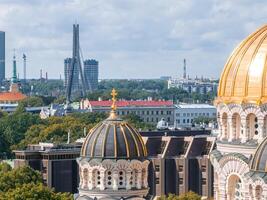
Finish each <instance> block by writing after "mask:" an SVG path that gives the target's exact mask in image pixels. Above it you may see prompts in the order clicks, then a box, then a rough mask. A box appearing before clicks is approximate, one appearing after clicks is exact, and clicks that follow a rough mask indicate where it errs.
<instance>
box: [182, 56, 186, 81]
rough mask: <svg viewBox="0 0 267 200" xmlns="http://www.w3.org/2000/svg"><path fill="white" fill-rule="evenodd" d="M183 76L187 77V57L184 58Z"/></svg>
mask: <svg viewBox="0 0 267 200" xmlns="http://www.w3.org/2000/svg"><path fill="white" fill-rule="evenodd" d="M183 78H184V79H186V59H184V73H183Z"/></svg>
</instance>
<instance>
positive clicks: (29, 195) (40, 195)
mask: <svg viewBox="0 0 267 200" xmlns="http://www.w3.org/2000/svg"><path fill="white" fill-rule="evenodd" d="M6 199H12V200H40V199H42V200H72V199H73V197H72V195H71V194H69V193H55V192H54V190H52V189H50V188H48V187H45V186H44V185H42V184H40V183H39V184H33V183H29V184H23V185H22V186H21V187H16V188H15V189H12V190H9V191H8V192H6V193H4V194H2V195H0V200H6Z"/></svg>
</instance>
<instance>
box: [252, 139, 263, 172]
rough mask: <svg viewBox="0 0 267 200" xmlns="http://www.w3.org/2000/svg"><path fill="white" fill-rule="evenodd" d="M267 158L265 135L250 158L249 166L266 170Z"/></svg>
mask: <svg viewBox="0 0 267 200" xmlns="http://www.w3.org/2000/svg"><path fill="white" fill-rule="evenodd" d="M266 160H267V137H266V138H264V140H263V141H262V142H261V143H260V145H259V146H258V147H257V149H256V152H255V154H254V156H253V158H252V160H251V163H250V168H251V170H254V171H263V172H266V169H267V168H266V167H267V165H266Z"/></svg>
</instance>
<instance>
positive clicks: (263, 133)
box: [210, 25, 267, 200]
mask: <svg viewBox="0 0 267 200" xmlns="http://www.w3.org/2000/svg"><path fill="white" fill-rule="evenodd" d="M266 45H267V25H265V26H263V27H262V28H260V29H258V30H257V31H256V32H254V33H253V34H251V35H250V36H248V37H247V38H246V39H245V40H244V41H243V42H241V43H240V45H239V46H238V47H237V48H235V50H234V51H233V53H232V54H231V56H230V58H229V59H228V60H227V63H226V65H225V67H224V70H223V72H222V74H221V78H220V84H219V89H218V97H217V99H216V100H215V104H216V107H217V117H218V124H219V135H218V136H217V142H216V143H217V145H216V146H217V149H216V150H214V151H212V152H211V154H210V159H211V162H212V164H213V166H214V199H215V200H266V199H267V162H266V161H267V78H266V77H267V76H266V70H267V65H266V62H267V57H266V55H267V48H266V47H267V46H266Z"/></svg>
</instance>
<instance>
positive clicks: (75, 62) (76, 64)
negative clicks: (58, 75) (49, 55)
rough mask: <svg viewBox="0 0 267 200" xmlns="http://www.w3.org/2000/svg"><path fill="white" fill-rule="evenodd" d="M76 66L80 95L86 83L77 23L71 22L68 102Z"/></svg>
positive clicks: (84, 89)
mask: <svg viewBox="0 0 267 200" xmlns="http://www.w3.org/2000/svg"><path fill="white" fill-rule="evenodd" d="M75 68H77V69H78V70H79V72H80V76H81V81H82V96H85V95H86V91H87V85H86V81H85V79H84V74H83V70H82V63H81V57H80V44H79V24H73V47H72V59H71V64H70V70H69V72H70V73H69V77H68V80H67V88H66V103H67V104H69V103H70V101H71V89H72V81H73V72H74V69H75Z"/></svg>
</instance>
